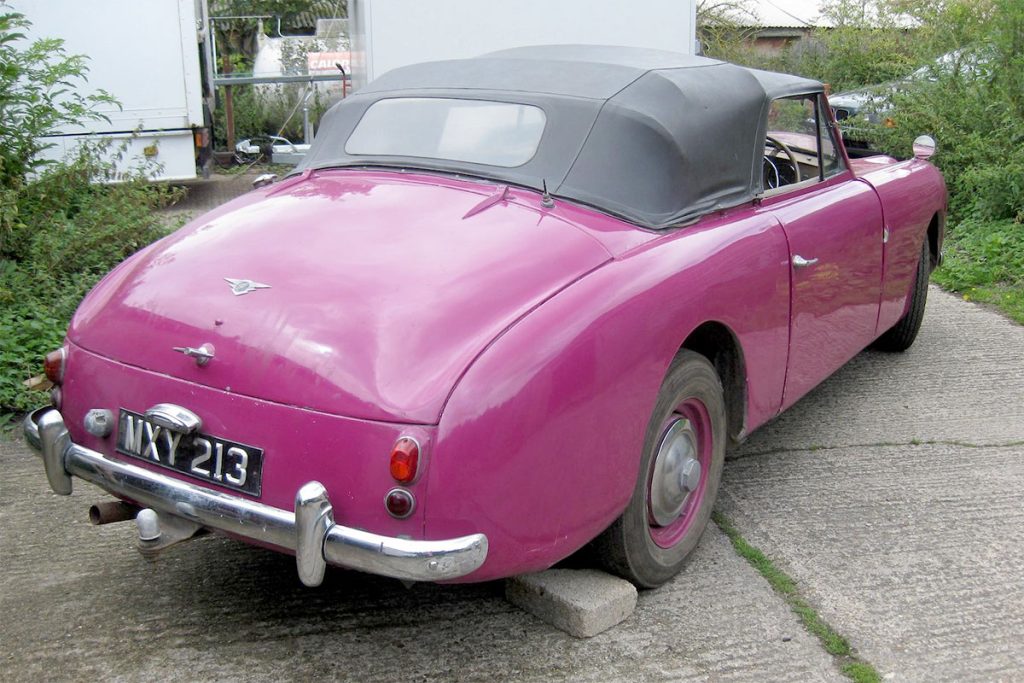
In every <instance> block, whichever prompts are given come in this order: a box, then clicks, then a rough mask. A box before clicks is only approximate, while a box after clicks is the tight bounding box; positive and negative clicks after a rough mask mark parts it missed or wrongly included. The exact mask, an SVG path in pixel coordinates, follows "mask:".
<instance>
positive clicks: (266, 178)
mask: <svg viewBox="0 0 1024 683" xmlns="http://www.w3.org/2000/svg"><path fill="white" fill-rule="evenodd" d="M914 144H915V145H916V144H917V143H916V142H915V143H914ZM275 180H277V174H276V173H264V174H262V175H258V176H256V179H255V180H253V181H252V186H253V187H255V188H260V187H265V186H267V185H269V184H271V183H272V182H274V181H275Z"/></svg>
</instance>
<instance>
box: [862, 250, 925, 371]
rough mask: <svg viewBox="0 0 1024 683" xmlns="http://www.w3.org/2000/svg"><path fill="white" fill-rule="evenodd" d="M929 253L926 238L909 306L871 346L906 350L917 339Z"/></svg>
mask: <svg viewBox="0 0 1024 683" xmlns="http://www.w3.org/2000/svg"><path fill="white" fill-rule="evenodd" d="M930 262H931V253H930V252H929V250H928V240H927V238H926V239H925V241H924V244H923V245H922V246H921V259H920V260H919V261H918V263H917V275H915V279H914V291H913V292H911V294H910V308H909V309H908V310H907V312H906V314H905V315H904V316H903V317H902V318H900V319H899V320H897V321H896V324H895V325H893V326H892V327H890V328H889V329H888V330H886V331H885V333H883V334H882V336H881V337H879V338H878V339H876V340H875V343H874V344H872V347H874V348H876V349H878V350H879V351H906V350H907V349H909V348H910V347H911V345H913V343H914V340H915V339H917V332H918V330H920V329H921V321H922V320H924V308H925V305H926V304H927V303H928V273H929V270H928V266H929V264H930Z"/></svg>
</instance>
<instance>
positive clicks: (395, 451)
mask: <svg viewBox="0 0 1024 683" xmlns="http://www.w3.org/2000/svg"><path fill="white" fill-rule="evenodd" d="M419 463H420V446H419V444H417V443H416V441H415V440H413V439H410V438H408V437H402V438H401V439H399V440H398V441H396V442H395V447H394V448H392V449H391V476H392V477H394V478H395V481H399V482H401V483H403V484H408V483H410V482H411V481H412V480H414V479H415V478H416V468H417V467H418V466H419Z"/></svg>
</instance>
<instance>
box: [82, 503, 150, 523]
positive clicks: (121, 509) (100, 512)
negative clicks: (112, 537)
mask: <svg viewBox="0 0 1024 683" xmlns="http://www.w3.org/2000/svg"><path fill="white" fill-rule="evenodd" d="M138 513H139V506H138V505H132V504H131V503H126V502H124V501H123V500H112V501H109V502H106V503H96V504H95V505H93V506H92V507H91V508H89V521H90V522H92V523H93V524H94V525H96V526H99V525H100V524H113V523H114V522H127V521H128V520H129V519H135V515H137V514H138Z"/></svg>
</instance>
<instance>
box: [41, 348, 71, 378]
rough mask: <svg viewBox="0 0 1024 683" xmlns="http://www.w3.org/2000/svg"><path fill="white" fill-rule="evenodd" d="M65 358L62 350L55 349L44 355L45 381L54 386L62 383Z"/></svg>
mask: <svg viewBox="0 0 1024 683" xmlns="http://www.w3.org/2000/svg"><path fill="white" fill-rule="evenodd" d="M65 358H67V355H66V353H65V352H64V349H57V350H56V351H50V352H49V353H48V354H46V358H44V359H43V372H44V373H46V379H48V380H50V381H51V382H53V383H54V384H60V383H61V382H63V381H64V360H65Z"/></svg>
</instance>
